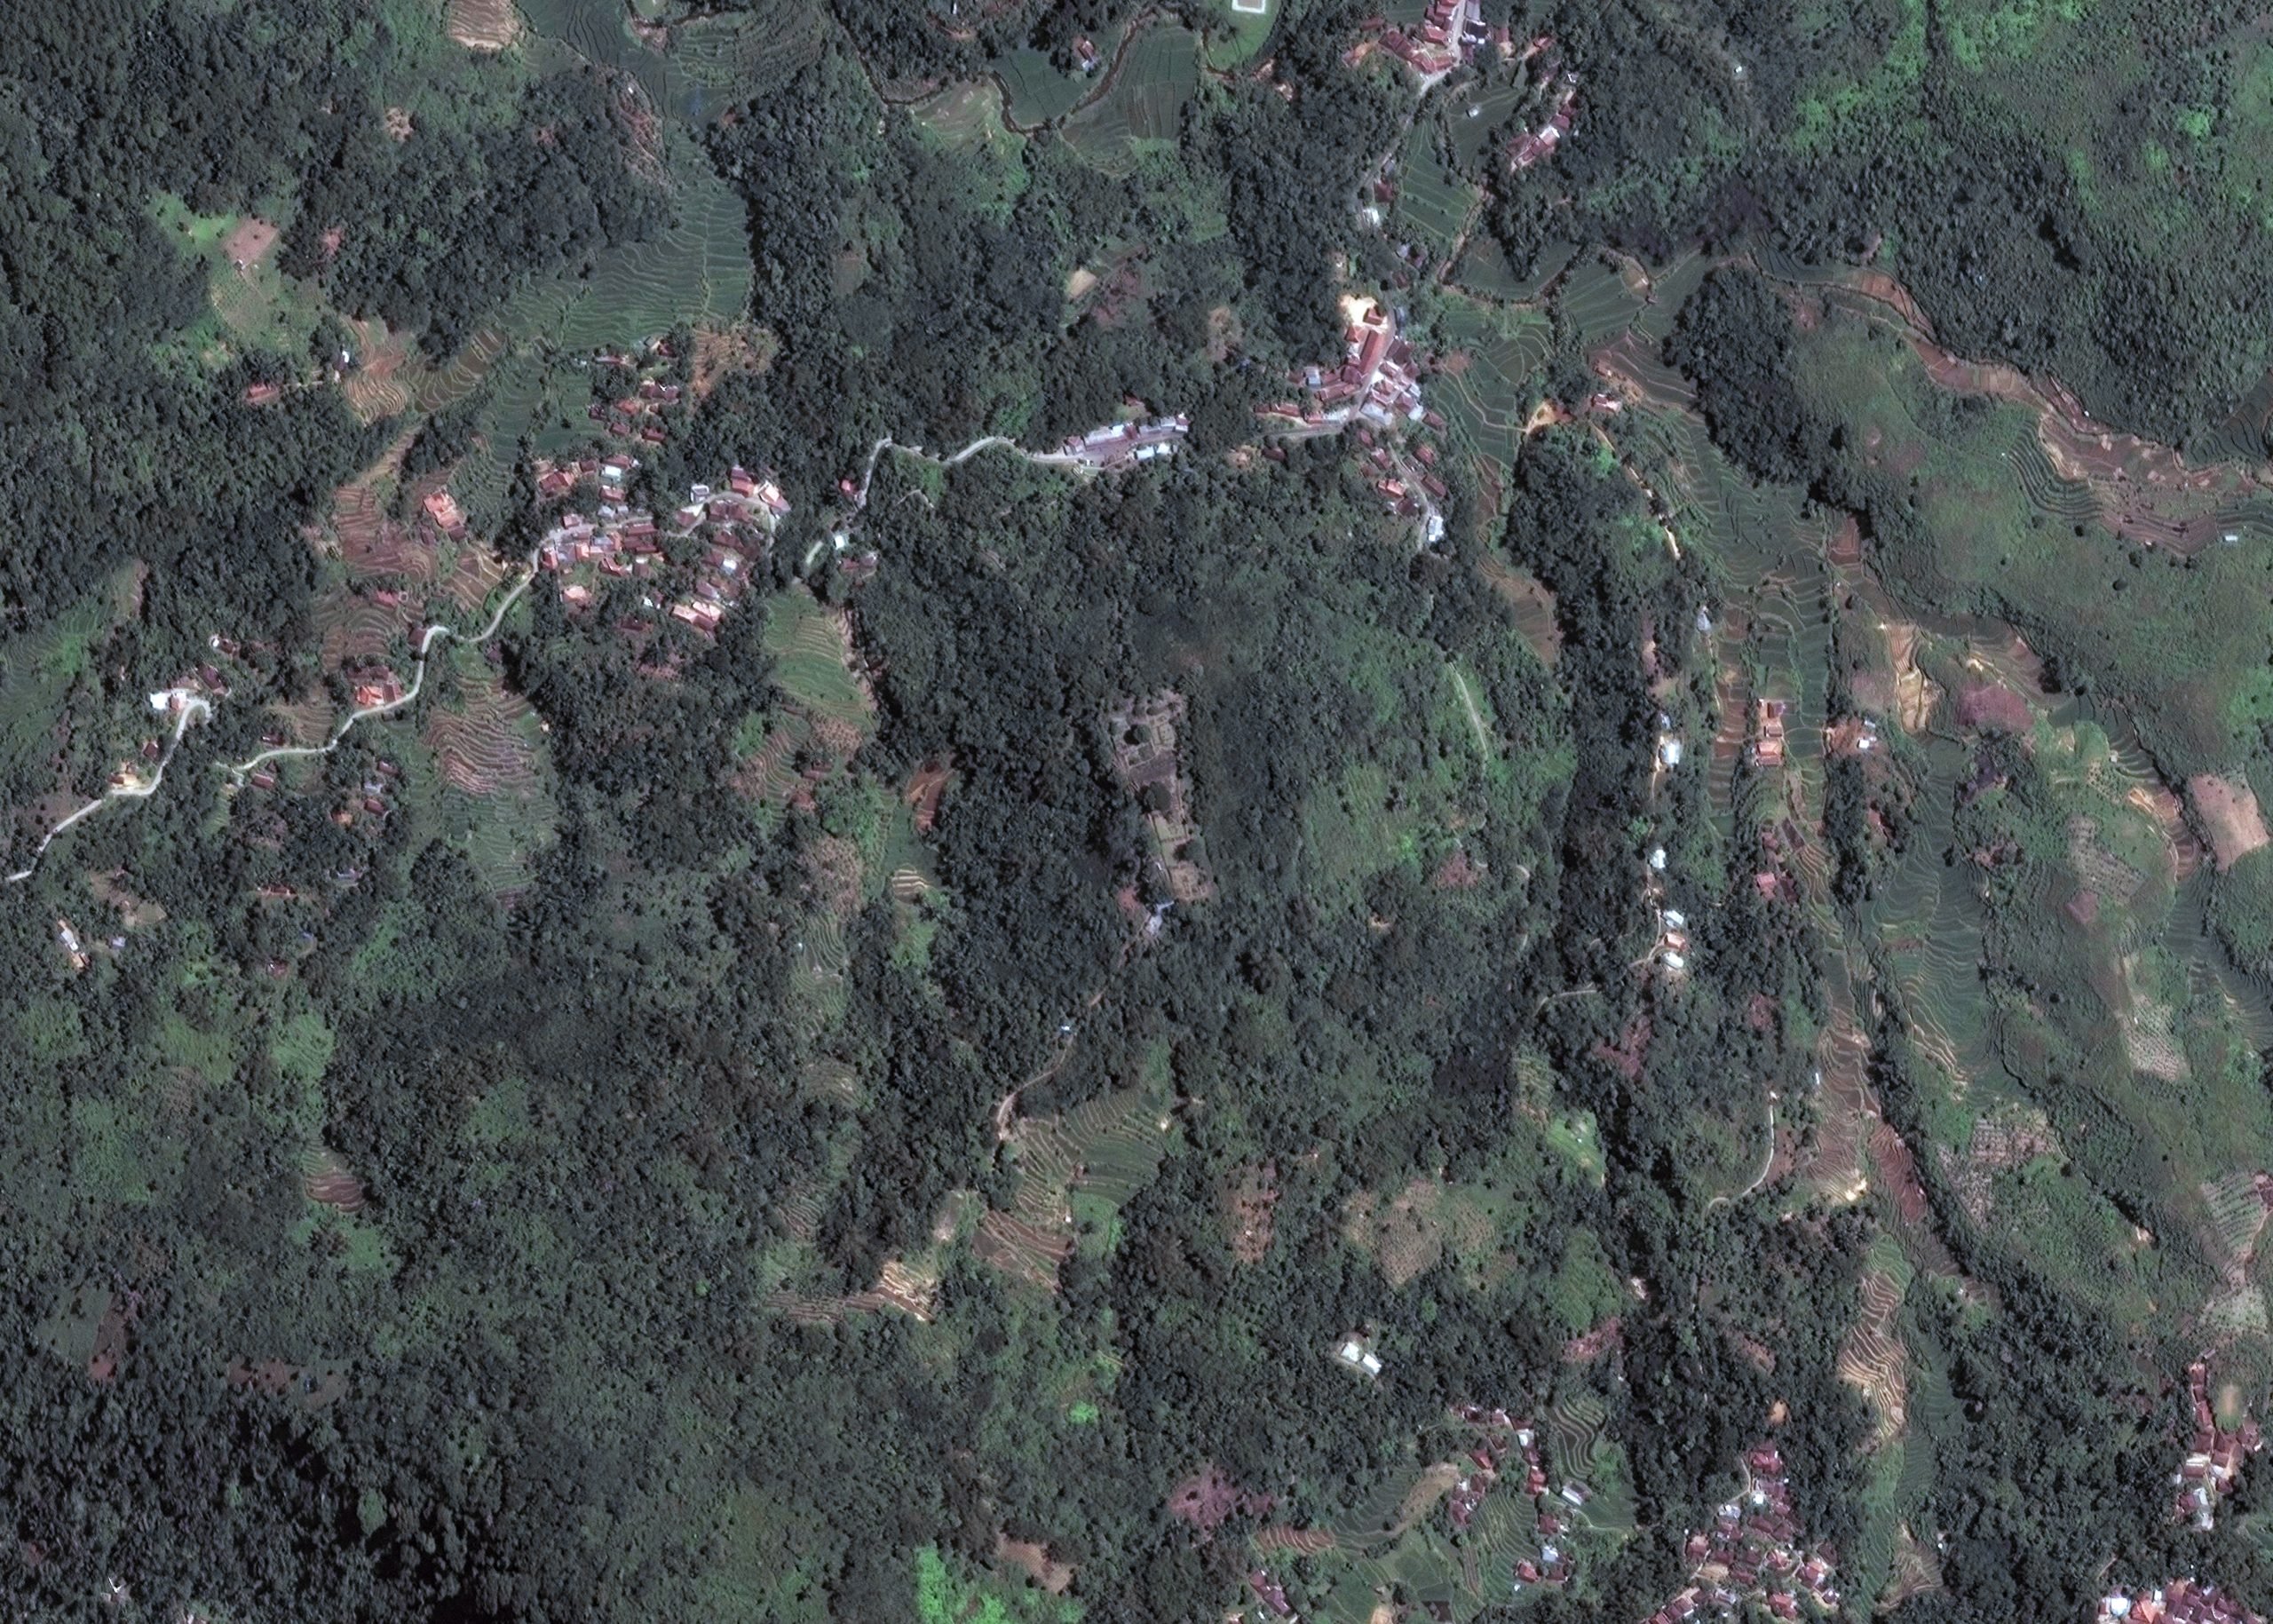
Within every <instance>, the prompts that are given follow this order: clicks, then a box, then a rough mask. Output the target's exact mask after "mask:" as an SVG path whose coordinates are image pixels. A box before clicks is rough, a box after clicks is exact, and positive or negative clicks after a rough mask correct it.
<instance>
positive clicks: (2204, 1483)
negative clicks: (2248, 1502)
mask: <svg viewBox="0 0 2273 1624" xmlns="http://www.w3.org/2000/svg"><path fill="white" fill-rule="evenodd" d="M2186 1387H2187V1392H2188V1395H2189V1397H2190V1398H2191V1399H2192V1400H2193V1406H2194V1430H2193V1433H2192V1436H2191V1437H2190V1438H2188V1440H2187V1446H2188V1447H2187V1453H2186V1458H2185V1459H2184V1460H2183V1461H2182V1462H2179V1468H2178V1470H2176V1471H2175V1472H2173V1473H2172V1474H2171V1479H2170V1481H2171V1486H2172V1487H2173V1488H2174V1490H2176V1491H2177V1493H2176V1501H2177V1504H2176V1511H2177V1514H2178V1516H2180V1517H2186V1518H2190V1519H2191V1520H2192V1522H2193V1524H2194V1526H2195V1527H2197V1528H2198V1529H2200V1530H2201V1531H2202V1532H2204V1533H2208V1532H2209V1531H2210V1530H2211V1529H2212V1528H2214V1527H2215V1526H2216V1525H2217V1515H2216V1513H2217V1504H2218V1499H2219V1497H2220V1496H2221V1495H2222V1494H2224V1493H2227V1492H2228V1491H2229V1490H2230V1489H2231V1488H2232V1487H2233V1485H2234V1480H2235V1479H2236V1478H2237V1477H2239V1476H2240V1475H2241V1465H2242V1457H2243V1456H2245V1455H2251V1454H2256V1453H2257V1451H2258V1450H2259V1449H2261V1448H2262V1447H2263V1446H2264V1443H2265V1439H2264V1437H2263V1435H2262V1434H2261V1432H2260V1431H2259V1430H2258V1426H2257V1423H2256V1422H2253V1421H2244V1422H2242V1424H2241V1425H2240V1426H2239V1427H2238V1428H2237V1429H2235V1430H2232V1431H2228V1430H2226V1429H2225V1428H2223V1427H2221V1426H2220V1425H2219V1424H2218V1418H2217V1414H2216V1412H2215V1411H2214V1410H2213V1409H2212V1408H2211V1407H2210V1367H2209V1366H2208V1365H2206V1363H2204V1362H2203V1361H2202V1360H2200V1359H2197V1360H2195V1361H2194V1363H2192V1364H2191V1365H2190V1366H2188V1367H2186Z"/></svg>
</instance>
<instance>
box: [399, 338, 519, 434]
mask: <svg viewBox="0 0 2273 1624" xmlns="http://www.w3.org/2000/svg"><path fill="white" fill-rule="evenodd" d="M505 343H506V339H505V334H504V332H503V329H500V328H498V327H497V326H495V325H494V324H493V325H490V326H487V327H484V328H482V329H480V330H479V331H478V332H476V333H475V334H474V336H473V337H471V338H469V339H467V340H466V341H465V342H464V343H463V345H459V346H458V349H457V353H455V354H454V355H452V356H451V357H450V359H449V360H447V362H445V363H444V364H443V365H442V366H441V367H440V368H428V367H426V366H424V364H423V363H417V364H415V365H412V366H407V367H406V368H405V378H406V383H407V386H408V388H409V390H410V396H411V404H412V406H413V407H415V408H416V409H417V410H419V411H421V412H424V413H427V414H429V415H431V414H432V413H435V412H439V411H440V410H441V409H442V408H444V407H446V406H455V404H456V403H457V402H458V401H460V400H464V399H465V398H466V396H468V395H470V394H471V393H472V392H474V389H475V388H476V387H477V386H478V385H479V384H480V382H481V380H482V379H483V378H484V377H486V376H488V372H489V368H491V367H493V366H495V365H496V363H497V358H498V357H499V356H500V355H503V353H505Z"/></svg>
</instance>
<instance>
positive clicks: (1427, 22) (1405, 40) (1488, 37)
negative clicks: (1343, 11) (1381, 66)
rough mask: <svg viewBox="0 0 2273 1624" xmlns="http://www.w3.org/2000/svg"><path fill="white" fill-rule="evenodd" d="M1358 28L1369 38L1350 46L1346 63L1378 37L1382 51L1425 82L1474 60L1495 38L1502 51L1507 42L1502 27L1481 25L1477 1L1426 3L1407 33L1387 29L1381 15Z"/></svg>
mask: <svg viewBox="0 0 2273 1624" xmlns="http://www.w3.org/2000/svg"><path fill="white" fill-rule="evenodd" d="M1358 28H1359V29H1360V30H1361V31H1362V32H1364V33H1365V34H1366V35H1367V36H1369V37H1368V39H1366V40H1364V41H1360V42H1359V43H1358V45H1356V46H1355V47H1353V48H1352V50H1351V51H1350V52H1349V53H1348V55H1347V56H1346V57H1345V60H1353V61H1354V60H1361V59H1363V58H1364V56H1365V53H1366V48H1367V46H1368V45H1369V44H1372V43H1373V40H1372V38H1371V37H1370V36H1379V43H1380V45H1381V48H1382V50H1383V51H1388V52H1389V53H1390V55H1391V56H1393V57H1395V58H1396V59H1398V61H1400V62H1402V63H1404V64H1405V65H1406V67H1409V68H1411V69H1412V70H1413V71H1414V73H1416V74H1418V75H1421V77H1422V80H1423V81H1424V82H1427V81H1433V80H1436V79H1439V78H1441V77H1443V76H1444V75H1446V74H1448V73H1450V72H1452V71H1453V69H1454V68H1455V67H1460V66H1461V64H1463V63H1465V62H1469V61H1472V60H1474V59H1475V57H1476V54H1477V51H1481V50H1482V49H1483V48H1484V46H1485V44H1487V43H1489V42H1491V41H1493V39H1494V38H1496V39H1497V40H1498V41H1499V43H1500V44H1501V46H1502V48H1504V47H1505V45H1506V44H1507V39H1508V31H1507V30H1506V29H1505V28H1496V29H1495V28H1485V26H1484V8H1483V6H1482V4H1480V3H1479V0H1429V10H1428V12H1427V13H1426V14H1425V15H1423V16H1422V20H1421V22H1420V24H1419V26H1417V27H1416V28H1414V29H1413V30H1412V31H1411V32H1410V33H1408V32H1406V30H1405V29H1403V28H1390V26H1389V19H1388V18H1386V17H1382V16H1373V17H1368V18H1366V20H1364V21H1363V22H1361V23H1359V24H1358Z"/></svg>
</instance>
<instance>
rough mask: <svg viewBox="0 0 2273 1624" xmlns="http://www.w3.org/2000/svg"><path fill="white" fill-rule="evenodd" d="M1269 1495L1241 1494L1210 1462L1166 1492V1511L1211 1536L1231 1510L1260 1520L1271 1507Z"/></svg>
mask: <svg viewBox="0 0 2273 1624" xmlns="http://www.w3.org/2000/svg"><path fill="white" fill-rule="evenodd" d="M1271 1503H1272V1501H1271V1496H1270V1495H1268V1494H1260V1493H1246V1492H1243V1491H1242V1490H1241V1489H1240V1488H1239V1485H1238V1484H1236V1483H1234V1482H1232V1479H1231V1477H1230V1475H1229V1474H1227V1473H1226V1472H1225V1471H1224V1469H1223V1468H1222V1467H1220V1466H1218V1465H1216V1463H1215V1462H1213V1461H1210V1462H1208V1464H1207V1465H1205V1466H1203V1467H1201V1468H1200V1470H1198V1471H1196V1472H1194V1473H1192V1476H1190V1477H1186V1478H1185V1479H1184V1481H1183V1482H1181V1483H1179V1484H1177V1485H1176V1487H1175V1488H1173V1489H1171V1490H1169V1491H1168V1515H1169V1516H1170V1517H1175V1518H1176V1520H1177V1521H1178V1522H1182V1523H1189V1524H1191V1525H1192V1526H1193V1527H1194V1528H1197V1529H1198V1530H1200V1533H1214V1532H1215V1531H1216V1529H1217V1528H1218V1527H1220V1526H1222V1525H1223V1524H1224V1520H1225V1519H1226V1518H1228V1517H1230V1516H1231V1515H1232V1513H1233V1512H1234V1511H1244V1512H1246V1513H1247V1515H1248V1516H1249V1517H1261V1516H1263V1514H1264V1513H1266V1512H1268V1511H1269V1510H1270V1509H1271Z"/></svg>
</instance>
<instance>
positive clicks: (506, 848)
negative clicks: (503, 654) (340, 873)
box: [423, 653, 558, 900]
mask: <svg viewBox="0 0 2273 1624" xmlns="http://www.w3.org/2000/svg"><path fill="white" fill-rule="evenodd" d="M455 672H456V701H457V702H456V703H455V704H454V705H451V706H447V707H443V706H437V707H436V708H435V709H434V711H433V714H432V716H431V717H429V719H428V721H427V724H426V727H425V731H424V734H423V739H424V743H425V745H426V747H427V749H430V750H431V751H432V753H433V757H434V761H435V764H436V769H437V771H438V772H439V773H440V780H441V782H442V785H443V786H444V789H445V793H444V797H443V798H444V802H445V808H444V811H445V818H446V820H447V821H450V822H453V823H457V824H458V825H459V826H460V827H463V828H464V830H465V842H466V855H467V858H468V859H469V860H470V861H471V863H472V864H473V867H474V872H475V873H477V874H479V875H480V876H481V881H482V889H483V891H485V892H486V893H487V894H488V895H489V896H491V897H494V898H497V899H503V900H511V899H513V898H515V897H518V896H519V895H520V894H521V893H523V892H525V891H527V889H528V887H529V885H530V883H531V882H532V878H533V869H532V865H533V864H534V863H535V859H536V857H537V854H538V853H539V852H542V851H543V849H544V848H545V847H546V846H548V845H550V844H551V843H552V839H553V836H554V830H555V829H556V828H557V827H558V812H557V810H556V809H555V807H554V805H553V803H552V798H551V795H550V791H549V790H548V789H547V788H546V787H545V783H544V779H543V764H542V762H543V758H542V751H543V733H542V732H541V730H540V728H539V725H538V721H537V717H536V715H535V711H534V710H533V709H531V708H530V706H529V703H528V701H527V700H525V699H523V698H521V697H520V695H519V694H517V693H511V692H510V691H509V690H508V689H507V688H506V687H505V685H504V681H503V678H502V677H500V676H498V674H497V673H496V672H495V671H494V670H492V669H490V668H489V666H488V663H487V661H484V660H483V659H482V658H481V657H480V655H479V654H474V653H464V654H458V655H456V656H455ZM457 797H463V799H458V798H457ZM461 820H462V821H461Z"/></svg>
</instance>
